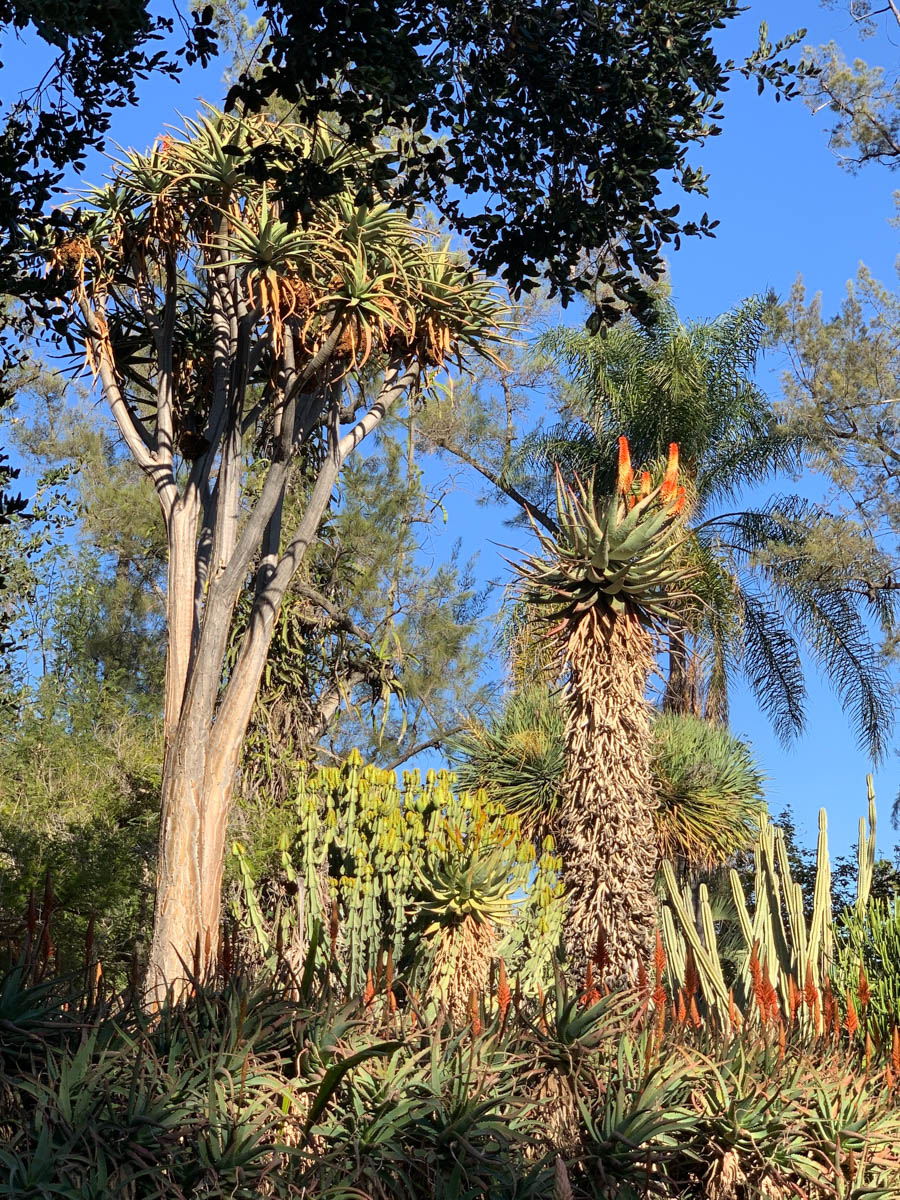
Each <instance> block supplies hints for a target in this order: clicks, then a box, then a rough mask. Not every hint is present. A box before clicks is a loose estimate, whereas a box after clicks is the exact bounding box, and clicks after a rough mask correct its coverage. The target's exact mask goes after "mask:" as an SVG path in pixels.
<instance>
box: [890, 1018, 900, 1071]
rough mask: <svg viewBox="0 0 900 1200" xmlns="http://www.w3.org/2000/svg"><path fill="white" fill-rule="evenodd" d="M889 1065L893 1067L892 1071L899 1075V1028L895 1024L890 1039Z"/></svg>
mask: <svg viewBox="0 0 900 1200" xmlns="http://www.w3.org/2000/svg"><path fill="white" fill-rule="evenodd" d="M891 1066H892V1067H893V1068H894V1073H895V1074H896V1075H897V1076H900V1029H898V1028H897V1026H896V1025H895V1026H894V1036H893V1038H892V1040H891Z"/></svg>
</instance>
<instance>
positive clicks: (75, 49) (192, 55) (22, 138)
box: [0, 0, 214, 292]
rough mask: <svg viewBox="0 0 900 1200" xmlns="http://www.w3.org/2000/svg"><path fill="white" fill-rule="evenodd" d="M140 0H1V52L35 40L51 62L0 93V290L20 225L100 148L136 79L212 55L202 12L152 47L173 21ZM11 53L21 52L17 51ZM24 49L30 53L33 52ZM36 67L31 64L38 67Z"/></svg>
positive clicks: (10, 275) (10, 280) (12, 285)
mask: <svg viewBox="0 0 900 1200" xmlns="http://www.w3.org/2000/svg"><path fill="white" fill-rule="evenodd" d="M149 10H150V5H149V3H148V0H118V2H117V3H114V4H110V3H108V2H107V0H23V2H21V3H15V2H10V0H0V39H2V40H0V53H2V55H3V57H4V58H6V57H7V56H8V55H10V54H14V53H17V48H16V47H15V44H14V40H15V39H16V38H18V37H19V36H21V35H23V34H24V35H25V36H26V37H29V36H31V35H36V36H37V37H38V38H39V39H41V41H43V42H44V43H45V44H46V46H47V47H48V48H49V49H50V52H51V55H52V58H51V63H50V65H49V67H48V68H47V69H46V70H45V72H44V74H43V76H42V77H41V76H39V75H37V72H36V76H37V77H36V78H35V79H34V83H33V86H32V87H31V88H30V90H27V91H25V92H23V93H22V94H21V95H19V96H12V97H7V98H6V101H5V103H4V106H3V119H2V122H0V256H2V257H0V271H2V275H0V287H2V289H3V290H4V291H13V292H18V291H19V290H20V289H21V287H22V286H26V287H29V286H32V283H33V281H30V280H29V281H27V282H26V281H24V280H23V281H21V282H20V284H19V286H16V281H15V257H14V255H15V251H16V248H17V241H18V235H19V231H20V226H21V224H22V222H23V220H27V218H28V217H29V215H31V214H36V213H38V212H39V211H40V210H41V209H42V208H43V207H44V206H45V205H46V204H47V203H48V201H49V199H50V197H51V195H52V192H53V189H54V187H55V186H56V185H57V184H58V183H59V181H60V178H61V176H62V173H63V172H64V171H65V170H66V168H68V167H73V166H74V167H75V168H76V169H77V168H78V167H80V166H81V165H82V163H83V157H84V152H85V150H87V149H88V148H89V147H91V146H97V145H100V144H101V143H102V140H103V137H104V135H105V134H106V132H107V130H108V128H109V121H110V114H111V113H112V111H113V110H114V109H116V108H121V107H123V106H124V105H127V104H133V103H134V102H135V101H136V99H137V93H136V88H137V84H138V82H139V81H140V80H142V79H146V77H147V76H148V75H150V74H151V73H153V72H162V73H164V74H168V75H174V74H177V72H178V70H179V68H180V62H181V61H182V60H186V61H187V62H191V61H195V60H196V59H197V58H198V57H199V58H203V59H205V58H207V57H208V56H209V55H210V53H211V52H212V51H213V49H214V45H213V42H212V40H211V37H210V32H209V28H208V25H209V20H210V19H211V16H212V12H211V10H210V11H209V12H208V13H206V12H205V13H202V14H200V15H199V16H197V17H195V18H192V19H191V21H189V22H188V21H184V20H182V23H183V25H184V30H183V36H182V37H181V38H180V46H179V48H178V49H177V50H175V51H173V50H172V49H171V47H167V48H163V47H162V46H161V44H160V43H161V41H162V39H163V38H165V37H167V36H168V35H170V34H171V33H172V31H173V28H174V24H175V18H173V17H164V16H158V15H153V14H151V12H150V11H149ZM19 52H20V51H19ZM31 53H34V49H33V48H32V50H31ZM38 70H40V68H38Z"/></svg>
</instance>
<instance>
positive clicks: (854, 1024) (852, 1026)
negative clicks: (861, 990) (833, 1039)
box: [846, 992, 859, 1037]
mask: <svg viewBox="0 0 900 1200" xmlns="http://www.w3.org/2000/svg"><path fill="white" fill-rule="evenodd" d="M846 1023H847V1032H848V1033H849V1034H850V1036H851V1037H853V1035H854V1034H855V1033H856V1031H857V1029H859V1017H858V1016H857V1015H856V1005H855V1004H854V1003H853V997H852V996H851V995H850V993H849V992H848V993H847V1021H846Z"/></svg>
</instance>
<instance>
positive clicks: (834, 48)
mask: <svg viewBox="0 0 900 1200" xmlns="http://www.w3.org/2000/svg"><path fill="white" fill-rule="evenodd" d="M824 2H825V0H823V3H824ZM842 6H843V5H842ZM847 9H848V15H849V16H850V17H851V21H852V23H851V24H850V26H849V27H850V28H853V29H854V30H855V32H856V35H857V37H858V38H859V39H860V40H869V39H874V38H875V37H876V36H877V35H878V33H879V27H882V30H883V33H884V35H885V36H884V37H883V39H880V41H881V44H880V45H879V55H880V56H885V57H886V58H887V59H888V63H889V65H888V66H886V67H885V66H879V65H873V64H871V63H869V62H866V61H865V60H864V59H863V58H861V57H860V56H859V55H858V54H855V55H853V56H852V60H851V59H848V57H847V54H846V52H845V48H843V47H841V46H839V45H837V44H836V43H835V42H829V43H828V45H825V46H817V47H806V48H805V49H804V57H803V59H802V61H801V63H800V64H799V66H798V72H797V75H798V79H799V81H800V87H801V90H802V93H803V95H804V97H805V98H806V101H807V103H808V105H809V107H810V108H811V109H812V110H813V112H814V113H819V112H821V111H822V110H823V109H824V110H826V111H827V112H828V114H829V116H830V117H831V120H832V124H831V128H830V129H829V131H828V143H829V146H830V147H831V149H832V150H833V151H834V153H835V155H836V157H837V160H838V162H839V163H840V165H841V166H842V167H844V168H845V169H846V170H849V171H856V170H858V169H859V168H860V167H862V166H865V165H866V164H867V163H872V162H875V163H881V164H883V165H885V166H888V167H890V168H892V169H894V168H896V167H898V166H900V77H898V74H897V69H896V54H897V46H896V40H895V39H896V35H897V31H898V29H900V8H898V7H897V5H896V4H894V3H893V0H888V3H887V4H878V5H873V4H872V3H871V0H847ZM879 18H883V21H879Z"/></svg>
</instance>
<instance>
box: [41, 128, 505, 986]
mask: <svg viewBox="0 0 900 1200" xmlns="http://www.w3.org/2000/svg"><path fill="white" fill-rule="evenodd" d="M270 139H275V140H276V141H277V143H278V145H279V146H280V147H281V148H282V150H284V146H285V143H286V142H287V143H289V149H290V157H291V160H292V161H293V162H295V163H297V164H302V163H306V164H307V165H308V166H309V168H310V170H315V169H316V168H317V164H318V165H320V164H322V163H328V164H330V165H332V166H334V165H335V163H336V162H337V161H341V160H342V161H344V162H345V163H346V164H347V166H348V170H349V169H350V168H351V167H352V164H353V162H354V160H355V158H356V157H357V152H355V151H352V150H349V149H346V148H343V147H342V146H341V145H340V144H339V143H335V142H334V141H332V139H331V137H330V135H329V133H328V132H327V130H326V129H325V128H324V127H323V126H314V127H311V128H309V129H307V128H304V127H300V126H296V125H291V124H288V123H286V122H276V121H274V120H270V119H269V118H267V117H257V118H253V119H239V118H231V117H223V116H221V115H219V114H216V113H215V112H209V113H208V114H207V115H206V116H203V117H201V118H200V119H198V120H196V121H188V122H186V125H185V129H184V131H183V134H181V135H170V136H167V137H165V138H163V139H162V140H161V141H160V142H159V143H157V144H156V145H155V146H154V147H153V148H152V149H151V150H150V151H149V152H147V153H146V154H138V153H131V154H129V155H127V156H126V157H125V158H124V159H123V160H122V161H121V162H119V163H118V164H117V165H116V166H115V167H114V170H113V176H112V180H111V182H110V183H108V184H107V185H105V186H103V187H99V188H96V189H94V190H93V191H91V192H89V193H88V194H87V195H86V196H85V198H84V208H83V210H82V212H81V215H80V223H79V225H78V230H77V233H75V234H67V235H66V236H64V237H63V238H59V237H56V238H53V237H52V236H51V237H50V238H49V239H48V240H47V241H46V242H45V243H41V242H40V241H37V242H36V245H35V250H36V252H42V253H44V254H45V255H46V256H47V257H48V258H49V261H50V268H51V275H52V277H53V279H54V280H55V284H56V288H57V290H58V291H59V293H60V295H63V296H68V297H70V299H71V303H72V305H73V307H74V309H75V312H76V314H77V319H76V322H75V323H74V324H73V322H72V321H71V318H70V317H69V315H68V314H65V315H63V316H61V317H59V318H58V320H57V325H56V328H57V332H58V334H59V336H61V337H66V338H68V339H70V340H71V345H72V348H73V350H75V348H76V346H77V344H78V342H79V341H81V343H82V345H83V346H84V348H85V351H86V355H87V361H88V363H89V365H90V366H91V368H92V370H93V371H94V373H95V376H96V378H97V380H98V382H99V385H100V387H101V389H102V392H103V395H104V398H105V400H106V402H107V404H108V405H109V408H110V410H111V412H112V415H113V417H114V418H115V421H116V423H117V425H118V428H119V432H120V433H121V436H122V438H123V440H124V441H125V443H126V445H127V447H128V449H129V451H130V453H131V455H132V457H133V458H134V460H135V462H136V463H137V465H138V466H139V467H140V468H141V470H142V471H143V472H144V474H145V475H146V476H147V478H148V479H149V480H150V482H151V483H152V484H153V486H154V488H155V490H156V494H157V497H158V500H159V504H160V507H161V511H162V514H163V518H164V521H165V525H166V534H167V554H168V585H167V592H166V604H167V614H166V615H167V626H168V635H169V636H168V652H167V662H166V689H165V721H164V732H165V747H166V749H165V759H164V766H163V781H162V822H161V831H160V843H159V855H158V865H157V872H158V880H159V883H158V890H157V904H156V911H155V924H154V936H153V942H152V945H151V954H150V986H151V988H153V989H155V990H156V991H157V992H159V990H160V989H164V988H165V987H166V986H167V982H173V981H176V980H178V979H180V978H183V975H184V971H185V969H186V968H188V967H189V966H190V964H191V963H192V962H193V961H196V964H197V969H198V970H199V971H201V972H202V971H205V970H206V969H208V968H209V966H210V965H211V963H212V962H213V960H214V958H215V954H216V948H217V944H218V929H219V915H220V904H221V879H222V869H223V863H224V844H225V837H226V831H227V825H228V817H229V813H230V809H231V800H232V793H233V788H234V781H235V773H236V770H237V767H238V763H239V758H240V754H241V750H242V747H243V743H244V738H245V734H246V730H247V726H248V723H249V721H250V718H251V715H252V712H253V706H254V703H255V700H256V695H257V692H258V688H259V684H260V681H261V679H262V676H263V673H264V670H265V665H266V658H267V654H268V650H269V647H270V645H271V642H272V639H273V637H274V634H275V629H276V626H277V620H278V617H279V614H280V611H281V606H282V602H283V600H284V597H285V595H286V594H287V591H288V588H289V586H290V584H291V582H292V581H293V580H294V579H295V578H297V577H298V574H299V575H300V578H301V579H302V578H303V574H302V572H303V568H304V566H305V564H306V563H307V555H308V552H309V551H310V548H311V547H312V546H313V545H315V544H316V542H317V539H318V535H319V530H320V526H321V524H322V521H323V518H325V516H326V514H327V512H328V510H329V508H330V506H331V504H332V496H333V492H334V488H335V487H336V485H337V484H338V481H339V478H340V472H341V468H342V466H343V464H344V461H345V460H346V459H347V458H348V457H349V456H350V455H351V454H352V452H353V451H354V450H355V449H356V448H357V446H358V445H359V444H360V443H361V442H362V441H363V439H365V438H366V437H367V436H369V435H370V434H371V433H372V432H373V431H374V430H375V429H377V428H378V426H379V425H380V424H381V423H382V421H383V420H384V418H385V417H386V416H387V414H388V413H389V412H390V411H391V410H392V409H393V408H395V407H399V406H400V405H401V404H402V403H404V402H405V401H409V402H410V403H411V404H413V405H414V404H415V403H416V396H418V395H419V394H420V391H421V388H422V387H423V386H426V387H427V385H428V381H429V379H430V378H431V377H432V376H433V374H434V373H436V372H439V371H440V370H441V369H442V368H444V367H445V366H446V365H449V363H450V362H451V361H452V360H454V359H456V360H457V361H461V359H462V356H463V355H464V354H467V353H470V352H472V353H475V354H479V353H484V354H488V355H489V354H491V353H492V352H491V350H490V343H491V342H492V341H493V340H497V339H498V338H500V337H501V334H500V330H499V325H500V324H501V323H502V313H503V311H504V308H503V305H502V303H501V302H500V301H499V299H498V298H497V296H496V295H495V294H494V291H493V289H492V287H491V285H490V284H489V283H488V282H486V281H485V280H483V279H482V278H480V277H478V276H476V275H475V274H474V273H473V272H472V271H471V269H470V268H469V267H468V266H467V265H466V264H465V263H464V262H463V261H461V260H460V259H459V257H458V256H456V255H454V254H452V253H451V252H450V251H449V249H448V247H447V246H446V245H443V246H439V245H436V244H435V241H434V239H433V238H431V237H429V236H428V235H427V234H426V232H425V231H424V230H421V229H419V228H417V227H416V226H415V225H413V224H412V223H411V222H410V221H409V220H408V219H407V218H406V217H404V216H403V215H402V214H401V213H400V212H398V211H397V210H396V209H395V208H392V207H391V206H390V205H386V204H382V205H378V206H375V207H369V206H367V205H364V204H363V205H359V204H357V202H356V200H355V198H354V196H353V195H352V194H349V193H348V192H346V191H341V192H338V193H336V194H332V195H331V196H330V197H329V198H328V199H327V200H323V201H322V202H321V203H320V204H319V205H317V207H316V210H315V212H314V213H313V214H312V215H311V218H310V220H309V221H308V222H307V223H306V224H305V225H304V226H296V227H292V226H290V225H289V224H287V223H286V221H285V220H284V219H282V215H281V209H280V202H279V193H278V181H277V179H274V178H271V177H270V178H268V179H265V178H264V179H260V178H259V176H258V175H257V174H256V173H250V172H249V171H248V169H247V162H248V157H247V152H248V151H249V150H250V149H251V147H252V146H255V145H260V144H266V143H267V142H268V141H269V140H270ZM366 153H377V152H375V151H368V152H366ZM363 371H369V372H374V374H375V376H376V378H377V379H378V385H377V387H376V388H375V390H374V394H373V393H371V392H367V391H366V390H365V389H363V390H360V389H358V388H357V387H356V386H355V383H354V380H355V379H357V378H358V377H359V376H360V374H361V373H362V372H363ZM297 470H301V471H304V472H305V474H304V477H303V478H304V486H303V490H302V493H301V495H302V498H301V499H300V501H299V503H298V504H297V507H296V509H295V510H294V511H291V508H290V507H289V506H288V505H287V504H286V497H287V491H288V485H289V481H290V478H291V475H292V473H294V472H296V471H297ZM289 522H290V523H289ZM248 577H250V579H252V585H251V586H252V591H253V599H252V602H251V606H250V611H249V614H248V615H247V616H246V617H245V618H244V619H243V625H244V628H245V630H246V632H245V633H244V635H243V638H242V640H241V644H240V647H239V649H238V651H237V653H236V654H235V653H234V652H233V650H231V651H230V650H229V642H230V639H231V636H232V630H233V627H234V620H235V611H236V609H237V607H238V604H239V601H240V599H241V596H242V594H243V593H244V590H245V588H246V586H247V581H248Z"/></svg>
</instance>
